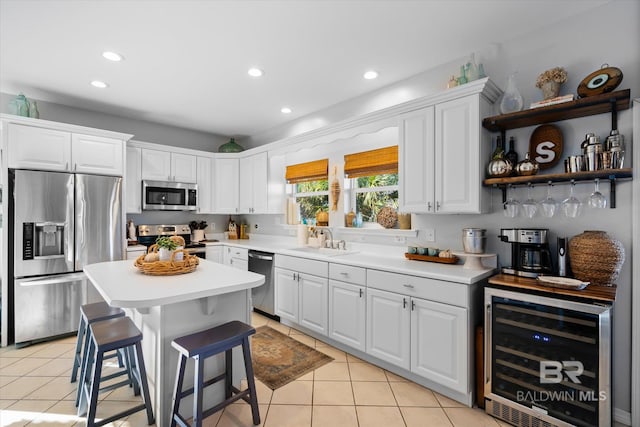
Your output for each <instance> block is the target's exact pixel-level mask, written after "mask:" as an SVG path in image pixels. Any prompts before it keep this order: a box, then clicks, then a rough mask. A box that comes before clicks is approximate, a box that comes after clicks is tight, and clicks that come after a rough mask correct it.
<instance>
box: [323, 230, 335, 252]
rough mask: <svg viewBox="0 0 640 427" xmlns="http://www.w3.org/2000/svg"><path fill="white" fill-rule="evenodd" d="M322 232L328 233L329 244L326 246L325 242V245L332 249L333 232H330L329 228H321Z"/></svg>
mask: <svg viewBox="0 0 640 427" xmlns="http://www.w3.org/2000/svg"><path fill="white" fill-rule="evenodd" d="M322 231H323V232H325V231H326V232H328V233H329V238H330V239H331V240H330V242H329V246H327V244H326V243H325V247H329V248H331V249H333V233H332V232H331V229H330V228H323V229H322Z"/></svg>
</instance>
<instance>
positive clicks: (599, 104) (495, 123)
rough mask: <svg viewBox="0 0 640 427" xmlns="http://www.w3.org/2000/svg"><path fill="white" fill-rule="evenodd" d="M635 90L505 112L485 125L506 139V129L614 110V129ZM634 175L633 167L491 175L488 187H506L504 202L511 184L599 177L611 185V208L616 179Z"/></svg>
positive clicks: (584, 179) (612, 115)
mask: <svg viewBox="0 0 640 427" xmlns="http://www.w3.org/2000/svg"><path fill="white" fill-rule="evenodd" d="M630 97H631V90H630V89H625V90H619V91H616V92H611V93H605V94H602V95H595V96H589V97H587V98H580V99H577V100H575V101H569V102H564V103H562V104H555V105H550V106H547V107H539V108H534V109H529V110H523V111H517V112H515V113H509V114H501V115H498V116H493V117H487V118H485V119H484V120H483V121H482V126H483V127H484V128H486V129H488V130H490V131H492V132H500V134H501V136H502V140H503V141H506V131H507V130H509V129H517V128H521V127H527V126H533V125H537V124H542V123H549V122H558V121H562V120H569V119H575V118H578V117H585V116H591V115H595V114H602V113H611V129H617V128H618V114H617V113H618V111H621V110H626V109H628V108H629V105H630ZM632 177H633V169H632V168H624V169H603V170H598V171H584V172H573V173H552V174H540V175H530V176H512V177H504V178H487V179H485V180H484V181H483V184H484V185H485V186H493V187H498V188H500V189H501V190H502V201H503V203H504V202H505V201H506V200H507V187H508V186H509V185H511V186H519V185H528V184H532V185H533V184H540V183H544V184H546V183H548V182H549V181H551V182H571V181H575V182H578V181H593V180H595V179H596V178H599V179H600V180H601V181H604V180H608V181H609V184H610V188H611V189H610V207H611V208H615V207H616V180H618V179H628V178H632Z"/></svg>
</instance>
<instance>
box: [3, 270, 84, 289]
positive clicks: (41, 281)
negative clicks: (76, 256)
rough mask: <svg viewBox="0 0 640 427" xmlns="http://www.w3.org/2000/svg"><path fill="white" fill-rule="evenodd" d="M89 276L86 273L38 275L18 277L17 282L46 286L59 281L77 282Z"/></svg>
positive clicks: (25, 284)
mask: <svg viewBox="0 0 640 427" xmlns="http://www.w3.org/2000/svg"><path fill="white" fill-rule="evenodd" d="M86 278H87V276H85V274H84V273H73V274H62V275H55V276H45V277H36V278H33V279H16V283H17V284H19V285H20V286H44V285H55V284H57V283H66V282H75V281H78V280H85V279H86Z"/></svg>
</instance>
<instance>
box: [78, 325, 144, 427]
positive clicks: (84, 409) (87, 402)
mask: <svg viewBox="0 0 640 427" xmlns="http://www.w3.org/2000/svg"><path fill="white" fill-rule="evenodd" d="M89 329H91V342H90V343H89V348H88V350H87V356H86V357H87V361H88V363H87V368H86V370H85V371H84V375H82V376H80V382H79V383H78V389H79V390H80V402H79V404H78V416H83V415H84V414H85V413H86V414H87V427H93V426H102V425H105V424H109V423H110V422H112V421H115V420H117V419H120V418H123V417H126V416H128V415H131V414H133V413H136V412H138V411H142V410H143V409H144V410H146V411H147V421H148V423H149V425H151V424H153V423H154V422H155V419H154V416H153V410H152V408H151V399H150V397H149V385H148V383H147V372H146V370H145V367H144V358H143V357H142V346H141V344H140V343H141V341H142V332H140V330H139V329H138V328H137V327H136V325H134V324H133V322H132V321H131V319H129V318H128V317H118V318H115V319H109V320H103V321H101V322H94V323H92V324H90V325H89ZM114 350H123V351H124V353H125V354H126V362H125V364H126V365H127V368H125V369H123V370H122V371H120V372H116V373H113V374H111V375H107V376H105V377H102V362H103V361H104V357H105V353H107V352H110V351H114ZM89 371H91V372H92V374H91V375H89ZM127 372H129V373H130V377H129V378H128V379H127V380H124V381H121V382H119V383H115V384H110V385H108V386H105V387H103V388H100V382H101V381H107V380H110V379H113V378H115V377H117V376H120V375H125V374H127ZM127 385H133V389H134V394H135V395H136V396H137V395H139V394H140V392H142V399H143V401H144V402H143V403H142V404H140V405H137V406H135V407H133V408H130V409H127V410H126V411H123V412H119V413H117V414H115V415H112V416H110V417H108V418H105V419H103V420H101V421H99V422H96V421H95V417H96V411H97V406H98V393H101V392H105V391H110V390H113V389H115V388H118V387H122V386H127Z"/></svg>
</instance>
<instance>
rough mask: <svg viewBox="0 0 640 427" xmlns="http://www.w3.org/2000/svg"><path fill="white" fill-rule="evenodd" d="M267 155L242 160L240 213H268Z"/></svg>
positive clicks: (260, 154) (262, 154)
mask: <svg viewBox="0 0 640 427" xmlns="http://www.w3.org/2000/svg"><path fill="white" fill-rule="evenodd" d="M268 178H269V176H268V159H267V153H266V152H264V153H259V154H254V155H251V156H248V157H244V158H241V159H240V200H239V205H238V208H239V212H240V213H267V212H268V204H267V182H268Z"/></svg>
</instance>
